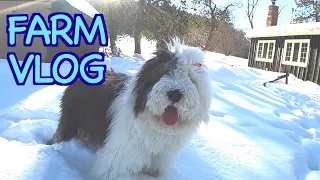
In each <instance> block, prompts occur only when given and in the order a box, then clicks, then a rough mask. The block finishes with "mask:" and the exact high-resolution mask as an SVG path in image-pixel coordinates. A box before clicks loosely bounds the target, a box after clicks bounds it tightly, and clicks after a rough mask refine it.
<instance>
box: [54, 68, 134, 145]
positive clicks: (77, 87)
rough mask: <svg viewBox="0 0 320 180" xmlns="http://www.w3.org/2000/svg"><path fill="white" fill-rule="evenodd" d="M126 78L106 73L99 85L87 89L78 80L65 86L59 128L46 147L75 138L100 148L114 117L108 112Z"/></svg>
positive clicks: (121, 75) (122, 87)
mask: <svg viewBox="0 0 320 180" xmlns="http://www.w3.org/2000/svg"><path fill="white" fill-rule="evenodd" d="M128 79H129V76H127V75H125V74H121V73H116V72H112V71H107V73H106V81H105V82H104V83H103V84H102V85H99V86H88V85H85V84H84V83H82V82H81V81H77V82H76V83H74V84H73V85H70V86H68V87H67V88H66V90H65V92H64V94H63V96H62V98H61V102H60V108H61V112H60V113H61V117H60V120H59V125H58V129H57V131H56V133H55V135H54V137H53V139H52V140H50V141H49V142H48V144H52V143H58V142H63V141H69V140H70V139H71V138H74V137H77V138H80V139H82V140H84V141H85V142H90V145H94V146H100V145H102V143H103V141H104V139H105V137H106V136H107V135H108V134H107V133H108V127H109V124H110V122H111V120H112V118H113V117H112V115H109V113H107V111H108V109H109V108H110V105H111V103H112V102H113V100H114V99H115V98H116V97H117V96H118V95H119V93H121V91H122V90H123V89H124V87H125V84H126V82H127V80H128ZM92 143H93V144H92Z"/></svg>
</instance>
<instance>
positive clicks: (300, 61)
mask: <svg viewBox="0 0 320 180" xmlns="http://www.w3.org/2000/svg"><path fill="white" fill-rule="evenodd" d="M278 10H279V7H278V6H276V5H274V4H273V5H270V6H269V11H268V18H267V27H265V28H258V29H253V30H250V31H248V32H247V34H246V36H247V37H248V38H250V41H251V43H250V50H249V57H248V58H249V64H248V65H249V67H253V68H258V69H263V70H269V71H275V72H288V73H291V74H294V75H295V76H296V77H298V78H300V79H302V80H305V81H306V80H308V81H312V82H315V83H317V84H319V85H320V77H319V76H320V22H315V23H300V24H287V25H277V21H278Z"/></svg>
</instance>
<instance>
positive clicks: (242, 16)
mask: <svg viewBox="0 0 320 180" xmlns="http://www.w3.org/2000/svg"><path fill="white" fill-rule="evenodd" d="M178 1H180V0H172V2H174V3H177V2H178ZM250 1H252V0H250ZM213 2H215V3H216V4H217V5H218V6H220V7H224V6H226V5H227V4H228V3H232V2H237V3H239V4H241V3H242V4H243V7H242V8H234V9H233V12H232V14H233V23H234V24H235V27H236V28H238V29H243V30H245V31H246V30H249V29H250V28H251V27H250V23H249V21H248V19H247V16H246V12H245V10H244V8H245V5H246V3H247V0H213ZM270 5H271V1H270V0H259V2H258V5H257V9H256V12H255V16H254V20H253V23H254V28H259V27H265V26H266V21H267V16H268V6H270ZM276 5H277V6H279V10H280V9H282V10H281V13H280V15H279V19H278V24H289V23H290V22H291V17H292V8H294V7H295V3H294V0H277V2H276Z"/></svg>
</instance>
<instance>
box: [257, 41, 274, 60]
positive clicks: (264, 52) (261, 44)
mask: <svg viewBox="0 0 320 180" xmlns="http://www.w3.org/2000/svg"><path fill="white" fill-rule="evenodd" d="M275 45H276V41H275V40H260V41H258V45H257V54H256V61H263V62H273V56H274V51H275V49H276V48H275Z"/></svg>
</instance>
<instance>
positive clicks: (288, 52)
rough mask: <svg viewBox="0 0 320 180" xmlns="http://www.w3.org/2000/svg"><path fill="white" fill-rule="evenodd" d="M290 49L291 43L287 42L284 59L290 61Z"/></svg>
mask: <svg viewBox="0 0 320 180" xmlns="http://www.w3.org/2000/svg"><path fill="white" fill-rule="evenodd" d="M291 50H292V43H288V44H287V49H286V58H285V61H290V56H291Z"/></svg>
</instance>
